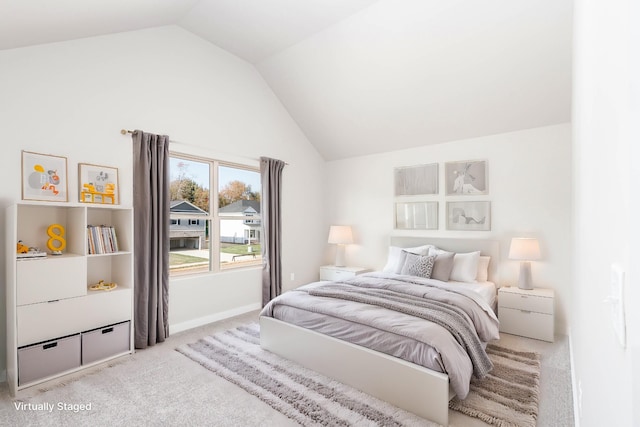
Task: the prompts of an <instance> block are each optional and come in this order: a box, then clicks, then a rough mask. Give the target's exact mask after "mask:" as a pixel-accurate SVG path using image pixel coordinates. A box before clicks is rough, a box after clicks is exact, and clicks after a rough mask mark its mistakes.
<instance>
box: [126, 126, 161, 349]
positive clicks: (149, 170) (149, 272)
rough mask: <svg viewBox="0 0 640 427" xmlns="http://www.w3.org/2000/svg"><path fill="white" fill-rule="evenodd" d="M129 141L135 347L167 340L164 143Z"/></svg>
mask: <svg viewBox="0 0 640 427" xmlns="http://www.w3.org/2000/svg"><path fill="white" fill-rule="evenodd" d="M132 138H133V200H134V202H133V218H134V220H133V222H134V224H133V228H134V246H135V251H134V252H135V255H134V263H135V265H134V277H135V285H134V289H135V306H134V311H135V315H134V331H135V340H134V342H135V347H136V348H146V347H148V346H152V345H154V344H156V343H159V342H163V341H164V340H165V338H166V337H168V336H169V320H168V311H169V137H168V136H166V135H153V134H150V133H146V132H142V131H139V130H136V131H134V132H133V134H132Z"/></svg>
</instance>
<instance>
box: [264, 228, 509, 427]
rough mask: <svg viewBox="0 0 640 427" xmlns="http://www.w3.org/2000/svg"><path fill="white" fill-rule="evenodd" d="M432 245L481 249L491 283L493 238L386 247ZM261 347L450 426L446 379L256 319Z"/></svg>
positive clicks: (495, 257) (409, 241)
mask: <svg viewBox="0 0 640 427" xmlns="http://www.w3.org/2000/svg"><path fill="white" fill-rule="evenodd" d="M423 244H433V245H436V246H438V247H440V248H442V249H445V250H449V251H453V252H471V251H478V250H479V251H480V252H481V254H482V255H489V256H491V263H490V265H489V280H491V281H494V282H495V281H496V277H497V274H496V272H497V265H498V262H499V259H500V252H499V245H498V242H497V241H494V240H481V239H452V238H425V237H391V239H390V245H393V246H399V247H414V246H420V245H423ZM260 345H261V346H262V348H264V349H266V350H268V351H271V352H272V353H275V354H278V355H280V356H282V357H284V358H286V359H289V360H292V361H294V362H297V363H299V364H301V365H303V366H305V367H307V368H309V369H312V370H314V371H317V372H320V373H322V374H324V375H326V376H328V377H330V378H334V379H336V380H338V381H340V382H342V383H344V384H347V385H350V386H352V387H354V388H356V389H358V390H362V391H364V392H365V393H368V394H370V395H372V396H375V397H377V398H378V399H381V400H384V401H386V402H389V403H391V404H393V405H395V406H397V407H399V408H402V409H404V410H407V411H409V412H412V413H414V414H416V415H418V416H420V417H422V418H425V419H428V420H430V421H434V422H436V423H439V424H441V425H444V426H447V425H449V400H450V399H451V398H453V396H454V393H453V392H452V391H451V389H450V387H449V377H448V376H447V375H446V374H442V373H440V372H435V371H432V370H430V369H427V368H424V367H422V366H419V365H416V364H414V363H410V362H406V361H404V360H402V359H399V358H397V357H392V356H389V355H386V354H384V353H380V352H377V351H373V350H370V349H368V348H365V347H362V346H359V345H355V344H351V343H349V342H346V341H342V340H339V339H336V338H333V337H330V336H328V335H324V334H320V333H318V332H314V331H311V330H308V329H304V328H301V327H299V326H295V325H291V324H288V323H285V322H282V321H280V320H277V319H273V318H271V317H264V316H262V317H260Z"/></svg>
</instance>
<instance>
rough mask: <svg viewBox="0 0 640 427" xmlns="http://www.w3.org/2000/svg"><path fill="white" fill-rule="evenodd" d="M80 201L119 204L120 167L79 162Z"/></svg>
mask: <svg viewBox="0 0 640 427" xmlns="http://www.w3.org/2000/svg"><path fill="white" fill-rule="evenodd" d="M78 182H79V184H80V188H79V190H78V194H79V195H80V197H79V198H80V202H82V203H99V204H109V205H117V204H118V193H119V190H120V189H119V186H118V169H117V168H112V167H109V166H99V165H90V164H88V163H79V164H78Z"/></svg>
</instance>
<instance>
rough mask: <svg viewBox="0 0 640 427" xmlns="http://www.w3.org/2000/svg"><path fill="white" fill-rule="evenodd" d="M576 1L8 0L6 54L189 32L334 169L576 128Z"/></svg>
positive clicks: (3, 16) (3, 22)
mask: <svg viewBox="0 0 640 427" xmlns="http://www.w3.org/2000/svg"><path fill="white" fill-rule="evenodd" d="M571 14H572V0H537V1H512V0H484V1H482V2H477V1H472V0H447V1H440V0H304V1H303V0H199V1H198V0H162V1H161V2H158V1H157V0H110V1H104V0H83V1H77V0H57V1H55V2H52V1H49V0H29V1H19V0H0V49H12V48H17V47H23V46H29V45H34V44H41V43H50V42H56V41H63V40H70V39H76V38H83V37H90V36H96V35H103V34H110V33H116V32H122V31H131V30H138V29H142V28H149V27H154V26H162V25H176V24H177V25H180V26H182V27H183V28H185V29H186V30H188V31H190V32H193V33H195V34H197V35H199V36H200V37H202V38H204V39H206V40H208V41H210V42H211V43H213V44H216V45H218V46H219V47H221V48H223V49H226V50H228V51H230V52H231V53H233V54H235V55H237V56H239V57H241V58H244V59H245V60H247V61H249V62H252V63H254V64H255V65H256V67H257V69H258V70H259V71H260V73H261V74H262V75H263V77H264V78H265V80H266V81H267V83H268V84H269V85H270V86H271V88H272V89H273V91H274V93H275V94H276V95H277V96H278V97H279V98H280V100H281V101H282V103H283V104H284V105H285V107H286V108H287V109H288V111H289V113H290V114H291V116H292V117H293V118H294V120H296V122H297V123H298V124H299V126H300V127H301V129H302V130H303V131H304V132H305V134H306V135H307V137H308V139H309V140H310V141H311V143H313V144H314V145H315V146H316V147H317V149H318V151H319V152H320V153H321V154H322V155H323V156H324V158H325V159H328V160H333V159H340V158H345V157H351V156H358V155H364V154H370V153H379V152H384V151H388V150H392V149H403V148H410V147H415V146H420V145H426V144H434V143H440V142H445V141H452V140H457V139H464V138H473V137H478V136H484V135H490V134H495V133H502V132H509V131H513V130H520V129H527V128H533V127H538V126H545V125H551V124H556V123H563V122H568V121H570V109H571V106H570V99H571V93H570V92H571V56H572V55H571V34H572V28H571V21H572V16H571Z"/></svg>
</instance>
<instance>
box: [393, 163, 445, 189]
mask: <svg viewBox="0 0 640 427" xmlns="http://www.w3.org/2000/svg"><path fill="white" fill-rule="evenodd" d="M394 179H395V195H396V196H414V195H423V194H438V164H437V163H432V164H429V165H419V166H406V167H400V168H395V171H394Z"/></svg>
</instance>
